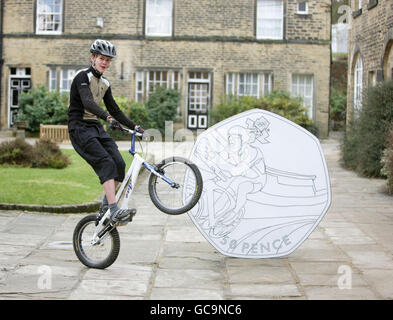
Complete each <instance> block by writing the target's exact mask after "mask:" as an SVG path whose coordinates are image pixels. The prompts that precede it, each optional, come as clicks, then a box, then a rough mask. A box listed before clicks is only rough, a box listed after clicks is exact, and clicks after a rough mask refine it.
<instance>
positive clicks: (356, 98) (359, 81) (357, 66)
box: [352, 52, 363, 114]
mask: <svg viewBox="0 0 393 320" xmlns="http://www.w3.org/2000/svg"><path fill="white" fill-rule="evenodd" d="M353 61H354V67H353V69H352V70H353V73H352V74H353V108H354V111H355V114H356V113H357V112H359V111H360V110H361V109H362V92H363V59H362V57H361V55H360V53H359V52H358V53H357V54H356V55H355V57H354V60H353Z"/></svg>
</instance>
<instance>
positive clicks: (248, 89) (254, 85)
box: [225, 72, 273, 98]
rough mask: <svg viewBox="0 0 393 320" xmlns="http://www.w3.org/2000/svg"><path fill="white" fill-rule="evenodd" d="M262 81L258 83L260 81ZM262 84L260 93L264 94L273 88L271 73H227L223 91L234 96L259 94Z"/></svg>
mask: <svg viewBox="0 0 393 320" xmlns="http://www.w3.org/2000/svg"><path fill="white" fill-rule="evenodd" d="M261 81H262V83H261V84H260V82H261ZM261 86H262V95H263V96H266V95H268V94H269V93H270V92H272V90H273V73H271V72H264V73H262V74H259V73H233V72H230V73H227V74H226V83H225V93H226V94H227V95H236V96H240V97H242V96H250V97H257V98H259V96H260V88H261Z"/></svg>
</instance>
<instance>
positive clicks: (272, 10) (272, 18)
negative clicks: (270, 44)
mask: <svg viewBox="0 0 393 320" xmlns="http://www.w3.org/2000/svg"><path fill="white" fill-rule="evenodd" d="M283 26H284V4H283V0H258V2H257V39H282V38H283Z"/></svg>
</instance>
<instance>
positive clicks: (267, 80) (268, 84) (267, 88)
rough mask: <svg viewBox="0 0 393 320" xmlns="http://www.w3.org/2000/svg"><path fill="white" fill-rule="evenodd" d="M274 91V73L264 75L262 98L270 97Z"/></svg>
mask: <svg viewBox="0 0 393 320" xmlns="http://www.w3.org/2000/svg"><path fill="white" fill-rule="evenodd" d="M272 90H273V73H264V74H263V90H262V96H264V97H265V96H267V95H269V94H270V93H271V92H272Z"/></svg>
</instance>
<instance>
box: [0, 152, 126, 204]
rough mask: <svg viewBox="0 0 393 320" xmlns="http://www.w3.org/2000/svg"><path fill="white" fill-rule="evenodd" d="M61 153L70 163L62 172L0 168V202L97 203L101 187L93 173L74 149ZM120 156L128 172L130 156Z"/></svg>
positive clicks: (9, 167)
mask: <svg viewBox="0 0 393 320" xmlns="http://www.w3.org/2000/svg"><path fill="white" fill-rule="evenodd" d="M62 152H63V153H64V154H66V155H68V156H70V160H71V164H70V165H69V166H68V167H67V168H65V169H38V168H22V167H12V166H0V203H18V204H40V205H64V204H78V203H83V202H91V201H94V200H96V199H97V197H98V196H99V195H100V193H102V192H103V188H102V185H101V184H100V181H99V180H98V177H97V175H96V174H95V172H94V170H93V169H92V168H91V167H90V165H89V164H87V163H86V161H85V160H83V159H82V158H81V157H80V156H79V155H78V154H77V153H76V152H75V151H74V150H66V149H63V150H62ZM121 154H122V156H123V159H124V160H125V162H126V164H127V169H128V168H129V166H130V164H131V162H132V157H131V156H130V155H129V153H128V152H127V151H121ZM127 169H126V170H127Z"/></svg>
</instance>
